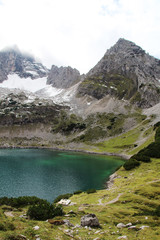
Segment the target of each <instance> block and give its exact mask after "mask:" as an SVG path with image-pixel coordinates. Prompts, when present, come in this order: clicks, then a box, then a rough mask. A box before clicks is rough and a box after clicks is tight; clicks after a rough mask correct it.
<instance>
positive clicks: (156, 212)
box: [155, 205, 160, 217]
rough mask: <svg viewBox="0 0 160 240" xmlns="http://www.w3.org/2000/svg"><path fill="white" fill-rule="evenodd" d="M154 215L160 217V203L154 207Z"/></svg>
mask: <svg viewBox="0 0 160 240" xmlns="http://www.w3.org/2000/svg"><path fill="white" fill-rule="evenodd" d="M155 215H156V216H157V217H160V205H159V206H158V207H157V208H156V210H155Z"/></svg>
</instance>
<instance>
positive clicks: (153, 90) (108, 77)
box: [79, 38, 160, 108]
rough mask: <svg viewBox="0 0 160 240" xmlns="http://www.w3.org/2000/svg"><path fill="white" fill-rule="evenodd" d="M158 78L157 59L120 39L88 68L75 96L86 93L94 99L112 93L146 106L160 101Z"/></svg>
mask: <svg viewBox="0 0 160 240" xmlns="http://www.w3.org/2000/svg"><path fill="white" fill-rule="evenodd" d="M159 80H160V60H158V59H156V58H154V57H152V56H150V55H149V54H146V53H145V51H144V50H143V49H142V48H141V47H139V46H137V45H136V44H135V43H133V42H131V41H128V40H125V39H122V38H120V39H119V40H118V41H117V43H116V44H115V45H114V46H113V47H111V48H110V49H109V50H107V51H106V53H105V55H104V57H103V58H102V59H101V60H100V61H99V62H98V64H97V65H96V66H95V67H93V68H92V69H91V70H90V71H89V73H88V74H87V76H86V79H85V80H84V82H83V83H82V84H81V85H80V86H79V95H85V94H86V93H87V94H88V95H91V96H94V97H95V98H97V99H100V98H103V97H104V96H106V95H113V96H115V97H117V98H119V99H127V100H129V99H130V100H132V103H135V104H136V105H137V106H139V107H142V108H146V107H151V106H153V105H155V104H156V103H158V102H159V101H160V81H159ZM89 85H90V87H89ZM86 89H87V91H86Z"/></svg>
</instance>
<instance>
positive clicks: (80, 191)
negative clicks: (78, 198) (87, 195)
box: [73, 190, 83, 194]
mask: <svg viewBox="0 0 160 240" xmlns="http://www.w3.org/2000/svg"><path fill="white" fill-rule="evenodd" d="M82 192H83V191H82V190H78V191H75V192H74V193H73V194H80V193H82Z"/></svg>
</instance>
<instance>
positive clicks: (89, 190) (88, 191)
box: [86, 188, 96, 194]
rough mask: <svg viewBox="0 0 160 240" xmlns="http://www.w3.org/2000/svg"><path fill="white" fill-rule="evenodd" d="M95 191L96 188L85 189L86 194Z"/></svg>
mask: <svg viewBox="0 0 160 240" xmlns="http://www.w3.org/2000/svg"><path fill="white" fill-rule="evenodd" d="M95 192H96V189H94V188H93V189H88V190H87V191H86V193H88V194H90V193H95Z"/></svg>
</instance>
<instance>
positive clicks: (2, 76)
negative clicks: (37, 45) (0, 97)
mask: <svg viewBox="0 0 160 240" xmlns="http://www.w3.org/2000/svg"><path fill="white" fill-rule="evenodd" d="M13 73H16V74H17V75H18V76H19V77H21V78H28V77H30V78H31V79H37V78H42V77H45V76H47V74H48V70H47V68H46V67H44V66H43V65H42V64H41V63H37V62H36V61H35V59H34V57H32V56H30V55H26V54H23V53H21V52H20V51H19V50H17V49H16V50H14V49H8V50H6V51H2V52H0V82H3V81H4V80H7V78H8V75H9V74H13Z"/></svg>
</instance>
